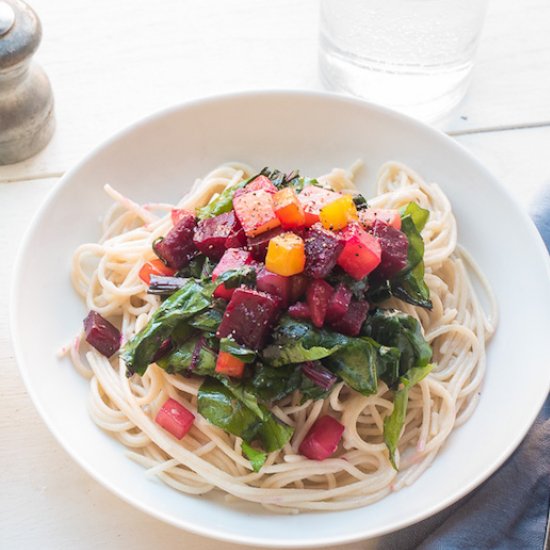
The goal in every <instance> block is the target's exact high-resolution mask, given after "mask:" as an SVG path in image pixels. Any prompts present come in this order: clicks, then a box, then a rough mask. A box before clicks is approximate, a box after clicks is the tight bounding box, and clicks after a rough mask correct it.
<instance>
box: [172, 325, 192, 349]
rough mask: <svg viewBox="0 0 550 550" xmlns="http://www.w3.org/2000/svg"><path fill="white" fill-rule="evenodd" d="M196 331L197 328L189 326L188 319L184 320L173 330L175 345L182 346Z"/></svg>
mask: <svg viewBox="0 0 550 550" xmlns="http://www.w3.org/2000/svg"><path fill="white" fill-rule="evenodd" d="M194 333H195V329H194V328H193V327H191V326H189V324H188V322H187V321H182V322H181V323H178V324H177V325H176V328H174V330H173V331H172V334H171V335H170V339H171V340H172V343H173V344H174V346H175V347H178V346H181V344H183V343H185V342H187V340H189V338H191V336H193V334H194Z"/></svg>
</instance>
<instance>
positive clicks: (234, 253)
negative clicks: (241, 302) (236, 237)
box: [212, 248, 254, 300]
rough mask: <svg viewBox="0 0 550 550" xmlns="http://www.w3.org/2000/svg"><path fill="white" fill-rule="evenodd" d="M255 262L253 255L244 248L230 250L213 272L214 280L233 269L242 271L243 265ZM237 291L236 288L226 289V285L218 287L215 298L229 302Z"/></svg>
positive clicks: (225, 253)
mask: <svg viewBox="0 0 550 550" xmlns="http://www.w3.org/2000/svg"><path fill="white" fill-rule="evenodd" d="M253 261H254V258H252V254H251V253H250V252H249V251H248V250H244V249H242V248H228V249H227V250H226V251H225V252H224V255H223V256H222V259H221V260H220V261H219V262H218V265H217V266H216V267H215V268H214V271H212V280H213V281H215V280H216V279H217V278H218V277H219V276H220V275H222V274H223V273H225V272H226V271H230V270H232V269H240V268H241V267H242V266H243V265H250V264H251V263H252V262H253ZM234 291H235V289H234V288H226V287H225V285H224V284H221V285H218V286H217V287H216V290H214V297H216V298H223V299H224V300H229V299H230V298H231V296H232V295H233V292H234Z"/></svg>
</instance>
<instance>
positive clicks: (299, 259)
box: [265, 233, 306, 277]
mask: <svg viewBox="0 0 550 550" xmlns="http://www.w3.org/2000/svg"><path fill="white" fill-rule="evenodd" d="M305 266H306V253H305V249H304V241H303V239H302V238H300V237H298V235H295V234H294V233H281V234H280V235H277V236H276V237H273V239H271V240H270V241H269V245H268V247H267V255H266V257H265V267H266V269H267V270H268V271H271V272H272V273H277V275H284V276H285V277H290V276H291V275H297V274H298V273H302V271H304V268H305Z"/></svg>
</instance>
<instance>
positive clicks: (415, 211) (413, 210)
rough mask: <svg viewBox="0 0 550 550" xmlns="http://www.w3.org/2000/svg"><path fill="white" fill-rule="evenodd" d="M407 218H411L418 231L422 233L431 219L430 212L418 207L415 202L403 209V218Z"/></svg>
mask: <svg viewBox="0 0 550 550" xmlns="http://www.w3.org/2000/svg"><path fill="white" fill-rule="evenodd" d="M405 216H410V217H411V219H412V221H413V223H414V225H415V227H416V229H417V231H422V230H423V229H424V226H425V225H426V222H427V221H428V218H429V217H430V211H429V210H426V209H425V208H422V207H421V206H418V204H416V203H415V202H410V203H409V204H407V206H405V207H404V208H402V209H401V218H404V217H405Z"/></svg>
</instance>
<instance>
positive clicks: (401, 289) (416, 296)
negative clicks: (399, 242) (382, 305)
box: [392, 262, 433, 309]
mask: <svg viewBox="0 0 550 550" xmlns="http://www.w3.org/2000/svg"><path fill="white" fill-rule="evenodd" d="M392 293H393V295H394V296H395V297H396V298H399V299H400V300H403V301H404V302H407V303H409V304H412V305H413V306H420V307H424V308H426V309H432V306H433V304H432V301H431V300H430V289H429V288H428V285H426V283H425V282H424V262H420V263H419V264H418V265H417V266H416V267H415V268H414V269H413V270H412V271H409V273H407V274H406V275H404V276H403V277H401V278H400V279H399V280H397V281H395V282H394V283H392Z"/></svg>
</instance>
